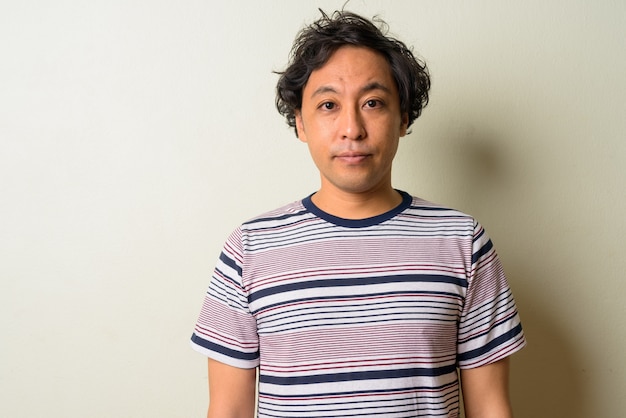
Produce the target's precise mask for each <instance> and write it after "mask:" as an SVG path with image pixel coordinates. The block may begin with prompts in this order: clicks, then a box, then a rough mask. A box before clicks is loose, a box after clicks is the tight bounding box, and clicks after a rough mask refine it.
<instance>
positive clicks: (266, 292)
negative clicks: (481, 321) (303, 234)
mask: <svg viewBox="0 0 626 418" xmlns="http://www.w3.org/2000/svg"><path fill="white" fill-rule="evenodd" d="M417 282H422V283H452V284H454V285H456V286H461V287H464V288H467V280H466V279H459V278H456V277H451V276H443V275H437V274H406V275H397V276H377V277H356V278H352V279H347V278H346V279H327V280H308V281H306V282H301V283H289V284H284V285H280V286H274V287H271V288H267V289H262V290H258V291H256V292H254V293H251V294H250V296H249V299H248V300H249V301H250V302H254V301H256V300H258V299H261V298H263V297H265V296H271V295H275V294H277V293H283V292H291V291H293V290H303V289H315V288H320V287H323V288H330V287H345V286H370V285H377V284H387V283H417Z"/></svg>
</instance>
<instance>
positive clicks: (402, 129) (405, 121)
mask: <svg viewBox="0 0 626 418" xmlns="http://www.w3.org/2000/svg"><path fill="white" fill-rule="evenodd" d="M408 127H409V114H408V113H403V114H402V121H401V122H400V137H403V136H405V135H406V131H407V129H408Z"/></svg>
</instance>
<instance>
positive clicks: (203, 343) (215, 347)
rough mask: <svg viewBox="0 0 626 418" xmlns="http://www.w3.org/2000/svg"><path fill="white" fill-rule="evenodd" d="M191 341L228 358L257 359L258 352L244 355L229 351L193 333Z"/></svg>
mask: <svg viewBox="0 0 626 418" xmlns="http://www.w3.org/2000/svg"><path fill="white" fill-rule="evenodd" d="M191 341H193V342H194V343H195V344H197V345H199V346H201V347H204V348H206V349H207V350H210V351H213V352H216V353H220V354H223V355H225V356H228V357H232V358H236V359H240V360H256V359H258V358H259V352H258V351H256V352H254V353H244V352H242V351H237V350H231V349H230V348H226V347H223V346H221V345H217V344H215V343H212V342H211V341H207V340H204V339H202V338H200V337H199V336H198V335H196V334H195V333H194V334H193V335H192V336H191Z"/></svg>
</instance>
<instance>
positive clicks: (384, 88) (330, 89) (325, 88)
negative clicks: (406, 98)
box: [311, 81, 391, 97]
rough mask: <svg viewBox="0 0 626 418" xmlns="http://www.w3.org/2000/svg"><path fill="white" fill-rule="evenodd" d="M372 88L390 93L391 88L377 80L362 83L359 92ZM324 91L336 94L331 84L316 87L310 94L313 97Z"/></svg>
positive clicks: (371, 89) (365, 91)
mask: <svg viewBox="0 0 626 418" xmlns="http://www.w3.org/2000/svg"><path fill="white" fill-rule="evenodd" d="M373 90H382V91H384V92H385V93H391V89H390V88H389V87H387V86H385V85H384V84H381V83H379V82H378V81H372V82H371V83H368V84H366V85H364V86H363V87H362V88H361V90H360V91H359V92H360V93H361V94H363V93H368V92H370V91H373ZM324 93H335V94H337V93H338V91H337V90H336V89H335V88H334V87H333V86H321V87H319V88H317V89H316V90H315V91H314V92H313V93H312V94H311V97H315V96H317V95H319V94H324Z"/></svg>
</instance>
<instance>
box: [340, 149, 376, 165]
mask: <svg viewBox="0 0 626 418" xmlns="http://www.w3.org/2000/svg"><path fill="white" fill-rule="evenodd" d="M368 157H370V154H366V153H362V152H344V153H341V154H338V155H336V156H335V159H337V160H339V161H342V162H344V163H346V164H358V163H361V162H363V161H365V160H366V159H367V158H368Z"/></svg>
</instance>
